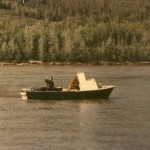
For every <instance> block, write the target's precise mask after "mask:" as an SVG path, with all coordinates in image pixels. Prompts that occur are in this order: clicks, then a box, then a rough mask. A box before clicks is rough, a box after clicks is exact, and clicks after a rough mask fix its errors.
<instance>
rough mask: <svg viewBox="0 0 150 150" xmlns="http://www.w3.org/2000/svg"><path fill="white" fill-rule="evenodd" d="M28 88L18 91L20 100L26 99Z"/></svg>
mask: <svg viewBox="0 0 150 150" xmlns="http://www.w3.org/2000/svg"><path fill="white" fill-rule="evenodd" d="M29 90H30V89H22V90H21V92H20V95H21V97H22V100H28V97H27V91H29Z"/></svg>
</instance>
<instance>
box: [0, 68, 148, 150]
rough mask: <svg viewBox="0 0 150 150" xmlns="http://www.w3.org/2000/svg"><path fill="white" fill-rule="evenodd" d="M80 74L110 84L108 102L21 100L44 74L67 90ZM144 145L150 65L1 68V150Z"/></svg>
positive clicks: (110, 149) (130, 149) (144, 149)
mask: <svg viewBox="0 0 150 150" xmlns="http://www.w3.org/2000/svg"><path fill="white" fill-rule="evenodd" d="M81 71H84V72H85V73H86V75H87V76H89V77H95V79H96V80H97V82H101V83H102V84H109V85H115V89H114V91H113V92H112V94H111V95H110V98H109V100H102V99H101V100H80V101H79V100H77V101H71V100H67V101H63V100H61V101H56V100H52V101H39V100H37V101H23V100H21V96H20V94H19V93H20V90H21V89H22V88H26V87H33V86H34V87H35V86H45V83H44V79H45V77H46V76H47V75H53V77H54V82H55V85H56V86H58V85H60V84H61V85H63V86H64V87H65V86H66V87H67V86H68V82H69V80H70V79H71V78H72V77H73V76H74V75H75V74H76V72H81ZM149 141H150V67H149V66H117V67H115V66H113V67H108V66H105V67H104V66H82V67H81V66H50V67H42V66H0V150H148V149H150V142H149Z"/></svg>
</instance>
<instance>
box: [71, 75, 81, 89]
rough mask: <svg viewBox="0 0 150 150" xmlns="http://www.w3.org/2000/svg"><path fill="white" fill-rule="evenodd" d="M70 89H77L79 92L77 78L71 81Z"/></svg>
mask: <svg viewBox="0 0 150 150" xmlns="http://www.w3.org/2000/svg"><path fill="white" fill-rule="evenodd" d="M70 89H77V90H79V81H78V79H77V77H74V78H73V79H72V80H71V81H70Z"/></svg>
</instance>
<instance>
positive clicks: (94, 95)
mask: <svg viewBox="0 0 150 150" xmlns="http://www.w3.org/2000/svg"><path fill="white" fill-rule="evenodd" d="M77 79H78V82H79V88H78V89H70V88H62V87H55V88H54V89H53V90H50V91H49V90H47V89H46V87H45V88H25V89H22V90H21V93H20V94H21V96H22V99H23V100H83V99H108V98H109V96H110V94H111V92H112V91H113V89H114V86H113V85H101V84H99V83H97V82H96V80H95V79H94V78H89V79H87V78H86V77H85V74H84V72H79V73H77Z"/></svg>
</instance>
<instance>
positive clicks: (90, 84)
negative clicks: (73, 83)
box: [77, 72, 98, 91]
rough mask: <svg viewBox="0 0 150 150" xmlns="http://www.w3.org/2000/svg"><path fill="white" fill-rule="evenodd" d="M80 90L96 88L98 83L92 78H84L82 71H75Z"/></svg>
mask: <svg viewBox="0 0 150 150" xmlns="http://www.w3.org/2000/svg"><path fill="white" fill-rule="evenodd" d="M77 77H78V80H79V87H80V91H88V90H98V85H97V83H96V80H95V79H94V78H90V79H86V77H85V74H84V72H80V73H77Z"/></svg>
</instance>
